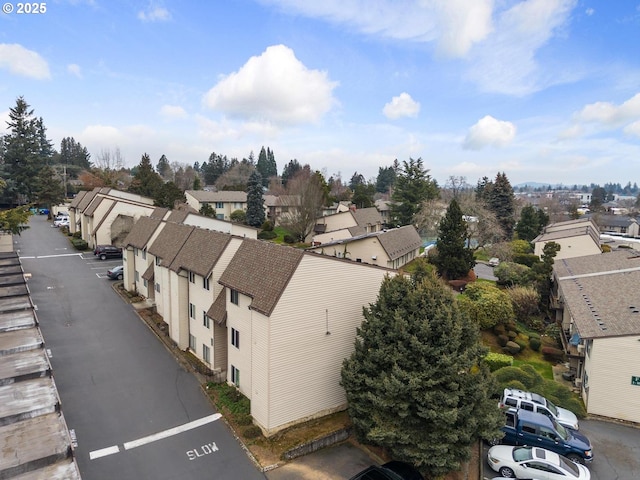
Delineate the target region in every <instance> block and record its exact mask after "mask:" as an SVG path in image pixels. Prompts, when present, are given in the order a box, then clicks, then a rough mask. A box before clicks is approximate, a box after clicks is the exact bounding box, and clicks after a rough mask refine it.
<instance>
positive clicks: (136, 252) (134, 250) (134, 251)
mask: <svg viewBox="0 0 640 480" xmlns="http://www.w3.org/2000/svg"><path fill="white" fill-rule="evenodd" d="M133 254H134V255H135V256H136V257H137V256H138V249H137V248H134V249H133Z"/></svg>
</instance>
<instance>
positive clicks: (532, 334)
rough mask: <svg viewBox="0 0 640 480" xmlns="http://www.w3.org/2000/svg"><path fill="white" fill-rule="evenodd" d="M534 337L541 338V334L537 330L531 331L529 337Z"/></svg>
mask: <svg viewBox="0 0 640 480" xmlns="http://www.w3.org/2000/svg"><path fill="white" fill-rule="evenodd" d="M532 338H535V339H537V340H540V334H539V333H535V332H529V339H532Z"/></svg>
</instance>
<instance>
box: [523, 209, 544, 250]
mask: <svg viewBox="0 0 640 480" xmlns="http://www.w3.org/2000/svg"><path fill="white" fill-rule="evenodd" d="M540 211H542V210H540ZM543 214H544V212H543ZM541 220H542V219H541V218H540V216H538V212H536V209H535V208H534V207H533V205H527V206H525V207H524V208H523V209H522V212H520V220H518V223H517V224H516V233H517V234H518V238H519V239H520V240H526V241H527V242H531V241H533V239H534V238H536V237H537V236H538V235H539V234H540V232H542V229H543V228H544V227H545V225H546V223H545V224H543V225H541V224H540V221H541Z"/></svg>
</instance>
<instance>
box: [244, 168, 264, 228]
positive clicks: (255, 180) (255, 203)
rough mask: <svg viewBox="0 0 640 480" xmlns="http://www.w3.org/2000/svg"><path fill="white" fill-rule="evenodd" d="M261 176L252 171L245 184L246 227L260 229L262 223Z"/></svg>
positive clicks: (256, 171)
mask: <svg viewBox="0 0 640 480" xmlns="http://www.w3.org/2000/svg"><path fill="white" fill-rule="evenodd" d="M262 191H263V190H262V176H261V175H260V172H258V170H254V171H253V173H252V174H251V176H250V177H249V182H248V183H247V217H246V222H247V225H251V226H252V227H256V228H258V227H261V226H262V224H263V223H264V200H263V198H262Z"/></svg>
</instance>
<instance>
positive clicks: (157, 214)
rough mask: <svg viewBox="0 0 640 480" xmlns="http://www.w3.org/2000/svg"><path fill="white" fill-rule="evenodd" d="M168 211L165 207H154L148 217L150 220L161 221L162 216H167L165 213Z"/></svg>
mask: <svg viewBox="0 0 640 480" xmlns="http://www.w3.org/2000/svg"><path fill="white" fill-rule="evenodd" d="M168 211H169V209H168V208H165V207H156V208H154V209H153V212H151V215H149V216H150V217H151V218H159V219H160V220H162V219H163V218H164V216H165V215H166V214H167V212H168Z"/></svg>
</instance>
